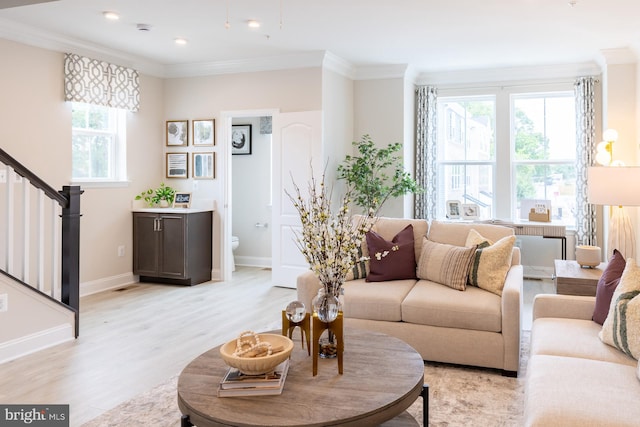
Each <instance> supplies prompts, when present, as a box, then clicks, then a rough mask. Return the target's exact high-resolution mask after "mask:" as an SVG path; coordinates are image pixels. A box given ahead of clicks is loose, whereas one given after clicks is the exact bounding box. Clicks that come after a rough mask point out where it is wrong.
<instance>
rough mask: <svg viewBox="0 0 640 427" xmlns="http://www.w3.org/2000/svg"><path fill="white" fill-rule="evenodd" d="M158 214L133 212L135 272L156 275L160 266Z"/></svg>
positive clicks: (143, 274) (142, 274)
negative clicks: (157, 229)
mask: <svg viewBox="0 0 640 427" xmlns="http://www.w3.org/2000/svg"><path fill="white" fill-rule="evenodd" d="M157 219H158V215H156V214H146V213H137V212H136V213H134V214H133V273H134V274H139V275H141V276H156V275H157V274H158V268H159V262H158V261H159V253H160V251H159V243H160V239H159V233H158V232H157V231H156V228H157V222H156V220H157Z"/></svg>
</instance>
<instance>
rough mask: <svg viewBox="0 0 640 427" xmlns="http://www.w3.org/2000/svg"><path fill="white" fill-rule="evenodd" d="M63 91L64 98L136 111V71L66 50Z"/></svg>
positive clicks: (137, 106)
mask: <svg viewBox="0 0 640 427" xmlns="http://www.w3.org/2000/svg"><path fill="white" fill-rule="evenodd" d="M64 95H65V100H67V101H74V102H84V103H87V104H94V105H104V106H106V107H112V108H123V109H126V110H129V111H138V109H139V108H140V84H139V76H138V72H137V71H136V70H134V69H131V68H126V67H121V66H119V65H114V64H109V63H108V62H104V61H99V60H97V59H91V58H87V57H85V56H80V55H75V54H72V53H67V54H65V56H64Z"/></svg>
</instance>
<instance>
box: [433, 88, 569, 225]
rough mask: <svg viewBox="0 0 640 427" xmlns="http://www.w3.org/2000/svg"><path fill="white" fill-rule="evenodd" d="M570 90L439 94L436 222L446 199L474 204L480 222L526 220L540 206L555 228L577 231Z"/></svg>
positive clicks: (537, 89) (444, 92) (513, 90)
mask: <svg viewBox="0 0 640 427" xmlns="http://www.w3.org/2000/svg"><path fill="white" fill-rule="evenodd" d="M572 89H573V88H572V85H571V84H549V85H539V86H532V87H525V86H523V87H507V88H490V89H487V90H482V89H472V90H465V89H458V90H453V89H452V90H449V91H448V92H447V90H441V91H439V96H438V101H437V104H438V113H437V118H438V124H437V126H438V128H437V136H438V141H437V154H438V155H437V174H438V186H439V188H438V203H437V206H438V217H440V218H443V217H445V202H446V201H448V200H458V201H460V202H461V203H463V204H464V203H470V204H475V205H478V207H479V209H478V212H479V214H480V215H479V217H480V219H504V220H518V219H527V218H528V208H529V206H532V203H533V204H535V203H537V202H542V201H544V203H548V204H550V206H551V219H552V220H553V221H554V222H558V223H562V224H565V225H567V226H573V225H575V215H574V209H575V200H576V190H575V180H576V123H575V120H576V118H575V100H574V94H573V90H572ZM465 92H466V93H465ZM521 210H522V212H521Z"/></svg>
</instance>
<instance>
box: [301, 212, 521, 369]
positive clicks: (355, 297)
mask: <svg viewBox="0 0 640 427" xmlns="http://www.w3.org/2000/svg"><path fill="white" fill-rule="evenodd" d="M409 224H411V225H412V226H413V233H414V244H415V247H414V249H415V259H416V262H418V260H420V255H421V250H422V244H423V237H424V236H428V238H429V240H431V241H434V242H438V243H444V244H450V245H456V246H464V245H465V243H466V239H467V237H468V235H469V232H470V230H471V229H474V230H476V231H477V232H479V233H480V234H482V236H484V237H486V238H487V239H490V240H492V241H494V242H495V241H498V240H500V239H501V238H503V237H505V236H510V235H513V230H512V229H511V228H508V227H503V226H497V225H491V224H480V223H469V222H439V221H432V223H431V224H429V223H428V222H427V221H425V220H418V219H397V218H379V219H377V220H376V223H375V225H374V231H376V232H377V233H378V234H379V235H380V236H382V237H384V238H385V239H388V240H391V239H392V238H393V237H394V236H395V235H396V234H397V233H398V232H399V231H400V230H402V229H403V228H405V227H406V226H407V225H409ZM508 262H509V261H508V260H507V268H508V272H507V273H506V278H505V280H504V288H503V290H502V295H501V296H500V295H498V294H496V293H492V292H488V291H486V290H484V289H481V288H480V287H475V286H467V287H466V290H464V291H460V290H456V289H453V288H451V287H448V286H445V285H443V284H439V283H435V282H433V281H430V280H422V279H405V280H391V281H385V282H367V281H366V280H365V279H354V280H348V281H347V282H345V283H344V286H343V289H344V296H343V312H344V316H345V326H346V327H356V328H363V329H368V330H373V331H378V332H382V333H385V334H388V335H392V336H395V337H397V338H400V339H402V340H403V341H405V342H407V343H408V344H410V345H411V346H412V347H414V348H415V349H416V350H417V351H418V352H419V353H420V354H421V355H422V357H423V359H424V360H429V361H438V362H447V363H454V364H462V365H473V366H481V367H488V368H497V369H501V370H503V372H504V373H505V374H508V375H517V370H518V365H519V360H520V308H521V306H522V282H523V273H522V266H521V265H520V252H519V248H517V247H513V249H512V253H511V265H510V266H509V264H508ZM319 288H320V283H319V282H318V280H317V278H316V277H315V276H314V274H313V273H312V272H310V271H309V272H307V273H305V274H303V275H301V276H299V277H298V281H297V290H298V299H299V300H300V301H302V302H303V303H304V304H305V306H306V307H310V306H311V300H312V298H313V297H314V296H315V295H316V294H317V291H318V289H319Z"/></svg>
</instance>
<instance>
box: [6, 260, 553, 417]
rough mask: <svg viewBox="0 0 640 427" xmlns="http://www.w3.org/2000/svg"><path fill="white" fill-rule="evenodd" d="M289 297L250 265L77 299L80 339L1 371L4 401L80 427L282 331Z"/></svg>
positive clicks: (534, 285)
mask: <svg viewBox="0 0 640 427" xmlns="http://www.w3.org/2000/svg"><path fill="white" fill-rule="evenodd" d="M540 292H551V293H553V292H555V289H554V287H553V282H550V281H549V280H543V281H541V280H525V283H524V293H523V299H524V307H523V310H522V313H523V328H524V329H529V328H530V325H531V301H532V300H533V297H534V296H535V295H536V294H537V293H540ZM294 299H296V292H295V290H293V289H285V288H280V287H274V286H272V284H271V271H270V270H265V269H259V268H248V267H238V269H237V271H236V272H235V273H234V274H233V279H232V280H231V281H229V282H209V283H203V284H200V285H196V286H192V287H184V286H168V285H154V284H132V285H129V286H126V287H124V288H123V289H122V290H114V291H108V292H103V293H100V294H96V295H91V296H88V297H85V298H82V301H81V309H80V310H81V317H80V337H79V338H78V339H77V340H75V341H73V342H69V343H65V344H61V345H59V346H56V347H54V348H50V349H47V350H43V351H40V352H37V353H34V354H32V355H29V356H25V357H23V358H21V359H19V360H15V361H12V362H8V363H5V364H2V365H0V402H2V403H5V404H11V403H16V404H54V403H61V404H69V405H70V413H71V414H70V415H71V426H80V425H82V423H84V422H86V421H89V420H91V419H93V418H95V417H97V416H98V415H100V414H101V413H103V412H105V411H107V410H109V409H111V408H113V407H115V406H117V405H118V404H120V403H122V402H125V401H127V400H129V399H131V398H133V397H134V396H136V395H138V394H139V393H142V392H144V391H146V390H149V389H151V388H152V387H154V386H155V385H157V384H160V383H162V382H164V381H166V380H167V379H169V378H171V377H172V376H174V375H177V374H179V373H180V372H181V371H182V369H183V368H184V366H185V365H186V364H187V363H188V362H190V361H191V360H192V359H193V358H195V357H196V356H198V355H200V354H201V353H203V352H205V351H206V350H208V349H210V348H211V347H215V346H216V345H219V344H221V343H223V342H225V341H227V340H229V339H232V338H234V337H235V336H237V335H238V334H239V333H240V332H242V331H244V330H254V331H264V330H269V329H278V328H279V327H280V324H281V311H282V309H283V308H284V307H286V305H287V304H288V303H289V302H290V301H293V300H294Z"/></svg>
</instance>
